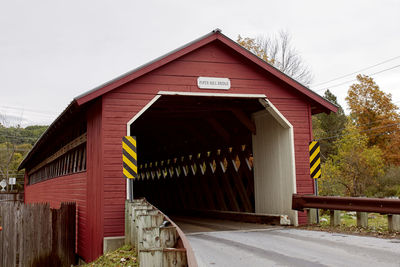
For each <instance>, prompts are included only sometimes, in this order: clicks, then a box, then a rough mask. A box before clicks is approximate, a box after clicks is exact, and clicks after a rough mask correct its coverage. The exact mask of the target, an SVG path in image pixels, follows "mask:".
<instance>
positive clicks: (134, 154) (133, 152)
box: [122, 142, 137, 160]
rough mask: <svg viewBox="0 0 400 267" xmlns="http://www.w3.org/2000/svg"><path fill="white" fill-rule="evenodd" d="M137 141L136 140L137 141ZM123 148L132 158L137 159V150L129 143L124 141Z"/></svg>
mask: <svg viewBox="0 0 400 267" xmlns="http://www.w3.org/2000/svg"><path fill="white" fill-rule="evenodd" d="M135 143H136V142H135ZM135 145H136V144H135ZM122 148H123V149H124V150H125V151H126V152H128V154H129V155H131V156H132V158H134V159H135V160H137V155H136V152H135V151H133V150H132V149H131V148H130V147H129V146H128V145H127V144H125V143H122Z"/></svg>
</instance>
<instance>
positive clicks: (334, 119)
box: [312, 90, 347, 162]
mask: <svg viewBox="0 0 400 267" xmlns="http://www.w3.org/2000/svg"><path fill="white" fill-rule="evenodd" d="M324 97H325V98H326V99H327V100H329V101H330V102H332V103H334V104H335V105H337V106H338V107H339V108H338V111H337V112H336V113H333V112H331V113H329V114H326V113H320V114H317V115H314V116H313V117H312V123H313V134H314V139H317V140H319V143H320V146H321V155H322V161H323V162H324V161H325V160H326V158H328V157H329V155H331V154H334V153H335V152H336V151H335V146H334V143H335V141H336V140H337V139H338V138H339V137H340V135H341V132H342V130H344V128H345V125H346V121H347V117H346V115H345V114H344V111H343V108H342V107H341V106H340V105H339V103H338V102H337V98H336V96H335V95H334V94H332V93H331V92H330V91H329V90H326V91H325V94H324Z"/></svg>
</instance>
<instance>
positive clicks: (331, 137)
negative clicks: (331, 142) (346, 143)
mask: <svg viewBox="0 0 400 267" xmlns="http://www.w3.org/2000/svg"><path fill="white" fill-rule="evenodd" d="M396 125H400V122H398V123H392V124H386V125H383V126H379V127H374V128H370V129H366V130H362V131H359V132H360V133H366V134H367V135H368V133H367V132H370V131H374V130H379V129H384V128H387V127H391V126H396ZM395 130H399V129H394V130H390V131H386V132H385V133H389V132H392V131H395ZM382 134H383V133H382ZM347 135H351V133H347V134H338V135H334V136H328V137H323V138H319V139H316V141H320V140H328V139H333V138H338V137H341V136H347Z"/></svg>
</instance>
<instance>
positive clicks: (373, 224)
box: [299, 211, 400, 238]
mask: <svg viewBox="0 0 400 267" xmlns="http://www.w3.org/2000/svg"><path fill="white" fill-rule="evenodd" d="M299 228H303V229H307V230H317V231H326V232H338V233H345V234H356V235H366V236H375V237H382V238H400V232H395V233H389V232H388V220H387V215H382V214H379V213H368V227H366V228H362V227H357V215H356V213H355V212H344V211H342V212H341V223H340V225H339V226H331V225H330V215H329V213H328V212H325V211H322V212H321V215H320V224H319V225H308V226H300V227H299Z"/></svg>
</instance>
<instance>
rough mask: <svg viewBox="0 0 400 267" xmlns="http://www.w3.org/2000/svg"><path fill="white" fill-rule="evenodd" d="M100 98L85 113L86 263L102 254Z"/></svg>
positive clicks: (102, 204)
mask: <svg viewBox="0 0 400 267" xmlns="http://www.w3.org/2000/svg"><path fill="white" fill-rule="evenodd" d="M102 120H103V119H102V101H101V98H99V99H97V100H95V102H94V103H91V106H90V108H89V110H88V112H87V144H86V151H87V152H86V153H87V154H86V155H87V156H86V157H87V167H86V168H87V184H86V187H87V207H88V220H87V221H88V225H89V228H88V232H87V233H86V234H87V235H88V242H89V244H90V246H91V249H90V251H89V254H88V255H87V260H88V261H93V260H95V259H96V258H98V257H99V256H100V255H102V254H103V236H104V230H103V217H104V201H105V200H104V199H103V198H104V196H103V186H104V185H103V183H104V180H103V132H102Z"/></svg>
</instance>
